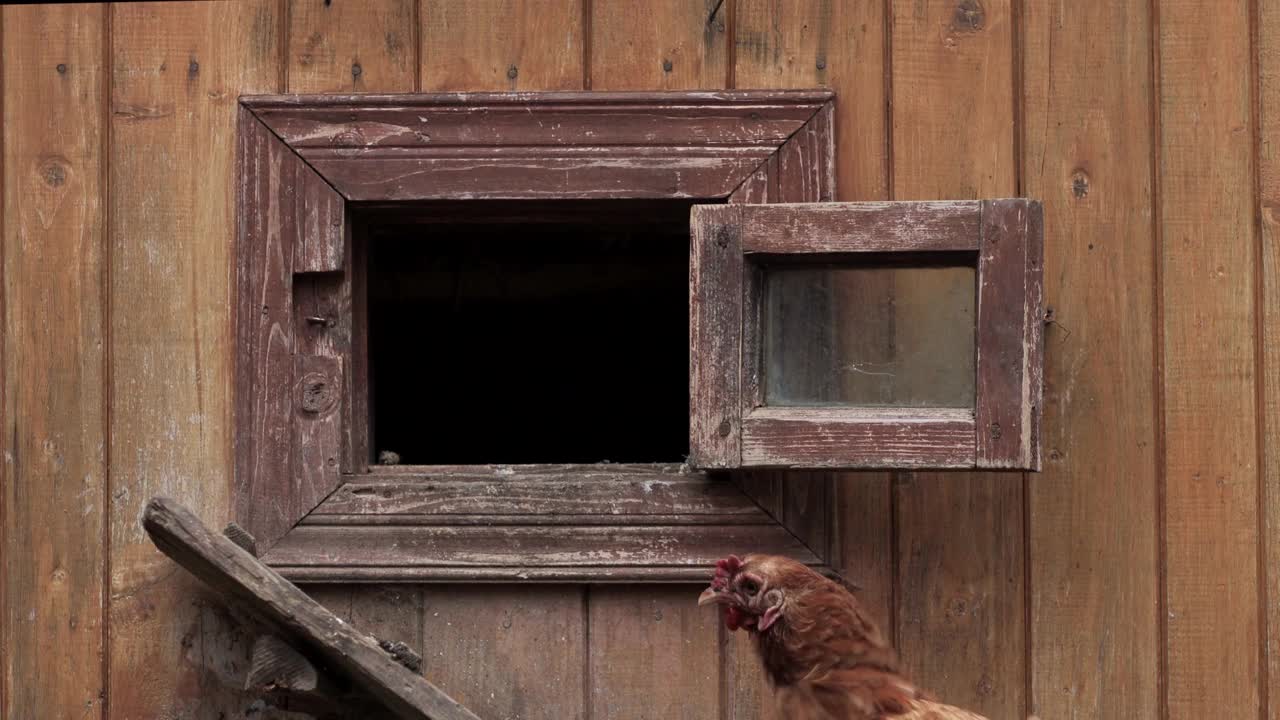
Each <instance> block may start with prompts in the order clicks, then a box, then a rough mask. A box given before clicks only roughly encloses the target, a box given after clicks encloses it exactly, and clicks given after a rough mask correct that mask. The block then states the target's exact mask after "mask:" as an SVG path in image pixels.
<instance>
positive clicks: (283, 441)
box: [232, 108, 316, 550]
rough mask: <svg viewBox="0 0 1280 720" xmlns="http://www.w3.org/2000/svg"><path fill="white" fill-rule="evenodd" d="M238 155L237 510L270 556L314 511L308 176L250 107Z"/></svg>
mask: <svg viewBox="0 0 1280 720" xmlns="http://www.w3.org/2000/svg"><path fill="white" fill-rule="evenodd" d="M237 155H238V161H237V168H236V179H235V182H236V189H237V195H238V197H237V198H236V212H237V213H238V217H237V230H236V245H235V247H236V251H235V253H234V263H235V265H234V267H235V273H236V282H235V288H234V292H235V295H234V297H235V298H236V313H237V314H236V323H235V327H236V352H235V378H236V385H237V388H238V392H237V393H236V407H235V423H236V425H235V427H236V428H237V431H236V433H235V436H234V438H233V440H232V441H233V443H234V448H235V498H234V501H235V502H234V505H235V513H236V515H235V516H236V521H237V522H239V523H240V525H241V526H243V527H244V529H245V530H248V531H249V532H250V533H251V534H253V536H254V537H255V538H257V540H258V542H259V543H260V546H261V547H262V548H263V549H264V550H265V549H266V548H268V547H270V546H271V545H273V544H275V542H276V540H278V539H279V538H280V536H281V535H283V534H284V533H285V532H287V531H288V529H289V528H290V527H292V526H293V523H294V522H296V521H297V519H298V518H299V517H301V515H303V514H305V513H306V511H307V509H308V508H307V507H303V506H302V505H301V502H299V501H301V500H303V498H298V500H295V499H294V494H295V493H294V492H293V490H294V488H295V486H296V484H297V483H296V479H297V475H296V474H295V459H296V458H295V457H294V454H295V453H294V440H295V438H294V425H295V423H296V420H295V402H296V401H295V398H294V395H295V393H294V388H293V385H294V365H295V360H294V353H295V351H296V350H297V347H296V343H295V327H296V325H298V324H299V323H297V322H296V321H295V313H294V308H293V301H294V273H293V270H294V260H295V258H296V257H297V256H298V254H299V252H298V251H297V249H296V246H297V245H298V244H299V242H300V239H299V232H298V223H297V219H298V216H299V213H298V212H297V210H296V208H295V205H296V203H295V201H296V199H297V196H296V195H295V194H294V193H291V192H288V191H287V190H288V188H291V187H293V185H294V183H295V180H296V178H297V176H298V175H299V174H300V173H301V174H305V173H310V172H311V170H309V169H308V168H305V167H301V164H302V163H301V161H300V160H298V158H297V156H295V155H294V154H293V153H292V152H290V150H289V148H287V147H285V145H284V144H283V143H281V142H280V141H279V140H278V139H277V138H276V137H275V136H274V135H272V134H271V132H270V131H269V130H268V129H267V128H266V126H264V125H263V124H262V123H261V122H259V121H258V120H257V119H256V118H254V117H253V115H252V113H250V112H249V111H248V110H245V109H244V108H241V109H240V111H239V146H238V148H237ZM308 489H310V490H312V491H313V492H314V491H315V490H316V488H308Z"/></svg>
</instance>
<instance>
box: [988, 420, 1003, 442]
mask: <svg viewBox="0 0 1280 720" xmlns="http://www.w3.org/2000/svg"><path fill="white" fill-rule="evenodd" d="M989 430H990V431H991V439H992V440H999V439H1000V436H1001V435H1003V434H1004V431H1002V430H1001V429H1000V423H991V427H990V428H989Z"/></svg>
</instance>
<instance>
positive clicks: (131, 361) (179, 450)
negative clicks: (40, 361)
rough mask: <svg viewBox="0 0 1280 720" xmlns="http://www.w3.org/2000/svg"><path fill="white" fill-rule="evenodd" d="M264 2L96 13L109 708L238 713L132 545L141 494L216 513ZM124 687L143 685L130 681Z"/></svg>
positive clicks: (265, 31) (267, 86) (170, 575)
mask: <svg viewBox="0 0 1280 720" xmlns="http://www.w3.org/2000/svg"><path fill="white" fill-rule="evenodd" d="M280 8H281V5H280V4H279V3H276V2H270V1H261V2H246V3H235V4H222V3H172V4H170V3H140V4H124V5H113V6H111V9H110V12H111V13H112V17H111V28H112V40H111V48H112V50H111V53H112V58H111V61H112V97H111V109H112V123H111V134H112V143H111V155H110V172H111V174H110V177H111V192H110V196H111V200H110V218H111V251H110V252H111V269H110V277H111V287H110V296H111V308H112V312H111V335H112V358H111V378H112V382H111V393H112V397H113V402H112V407H111V417H110V420H111V446H110V447H111V458H112V488H111V497H112V501H113V505H112V512H111V568H112V573H111V593H112V605H111V615H110V617H111V644H110V653H111V659H110V662H111V666H110V688H109V693H110V697H111V709H112V714H113V715H119V716H120V717H173V716H183V715H189V714H190V715H194V714H196V713H197V712H199V713H201V714H211V715H216V713H217V712H218V711H219V709H223V710H225V711H226V712H227V713H228V715H230V714H233V713H235V712H238V711H239V710H240V707H239V700H238V698H239V695H238V692H236V691H233V690H231V689H230V688H229V687H227V685H228V684H229V683H226V681H225V680H224V679H222V677H221V676H220V674H219V673H220V672H221V667H220V665H219V663H220V662H221V661H220V660H219V657H218V656H217V654H216V652H217V647H216V646H217V645H218V643H216V642H205V641H204V639H205V638H206V637H207V635H206V631H207V630H208V629H209V626H208V624H207V623H205V622H204V619H203V617H202V615H204V613H202V610H201V598H202V597H203V592H204V591H203V590H202V589H201V588H200V586H199V585H198V583H196V582H195V581H193V580H191V579H190V578H189V576H187V575H186V574H185V573H181V572H178V571H176V570H175V569H174V565H173V564H172V563H170V562H169V561H168V560H166V559H165V558H163V557H162V556H161V555H160V554H159V553H158V552H156V550H155V548H154V547H153V546H152V545H151V543H150V541H149V540H147V539H146V536H145V534H144V533H143V531H142V528H141V526H140V525H139V523H138V517H139V515H140V514H141V509H142V506H143V505H144V504H145V503H146V502H147V500H148V499H149V498H151V497H152V496H155V495H168V496H170V497H173V498H175V499H177V500H178V501H179V502H181V503H183V504H184V505H186V506H188V507H191V508H197V509H198V510H199V512H200V513H201V516H202V519H203V520H205V521H206V522H209V523H214V524H221V523H223V522H225V521H226V520H227V518H228V515H229V513H228V510H229V500H230V484H231V455H230V450H231V437H230V435H229V423H228V420H229V418H230V414H231V413H230V410H231V393H232V387H233V382H232V358H231V353H230V352H229V350H228V348H229V347H230V340H231V338H230V337H228V330H229V329H230V327H231V322H230V317H229V313H230V312H231V310H230V307H229V303H228V298H229V294H230V288H229V283H230V278H231V272H232V257H231V249H232V247H233V245H234V242H233V239H234V236H235V201H234V193H233V182H234V181H233V178H234V168H233V163H234V157H235V152H234V149H235V138H236V109H237V104H236V98H237V97H238V96H239V95H240V94H242V93H255V92H258V93H261V92H278V91H279V90H281V89H282V88H281V87H280V85H279V78H280V76H281V65H280V61H281V56H282V51H281V48H280V45H279V42H278V40H279V38H280V36H281V25H280V22H281V19H280V17H279V10H280ZM139 678H146V681H145V682H140V681H139Z"/></svg>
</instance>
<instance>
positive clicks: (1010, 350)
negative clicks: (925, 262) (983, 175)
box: [929, 198, 1044, 469]
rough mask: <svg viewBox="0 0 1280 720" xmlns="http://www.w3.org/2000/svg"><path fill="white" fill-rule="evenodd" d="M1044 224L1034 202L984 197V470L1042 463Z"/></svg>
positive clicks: (980, 328) (980, 398)
mask: <svg viewBox="0 0 1280 720" xmlns="http://www.w3.org/2000/svg"><path fill="white" fill-rule="evenodd" d="M1043 226H1044V217H1043V211H1042V209H1041V208H1040V207H1039V206H1037V205H1036V204H1034V203H1029V202H1027V201H1025V200H1021V199H1016V198H1015V199H1004V200H985V201H983V203H982V248H981V249H980V250H979V251H978V307H977V311H978V312H977V336H978V343H977V383H976V388H977V390H976V393H977V407H976V408H974V421H975V423H976V425H977V436H978V437H977V458H976V459H977V467H980V468H996V469H999V468H1031V469H1038V468H1039V466H1040V452H1039V433H1038V431H1039V428H1038V427H1037V423H1036V419H1037V418H1036V413H1037V412H1038V411H1039V406H1040V403H1041V397H1040V395H1041V393H1040V387H1041V377H1040V376H1041V371H1040V368H1041V366H1042V363H1043V360H1042V347H1043V342H1042V341H1041V339H1042V333H1043V331H1044V311H1043V309H1042V305H1043V303H1042V297H1041V295H1042V289H1041V288H1042V286H1043V279H1042V277H1041V275H1040V274H1039V271H1040V270H1041V269H1042V265H1041V263H1042V257H1041V255H1042V252H1043V247H1042V240H1041V238H1042V236H1043ZM929 290H930V291H931V294H932V292H934V291H933V289H932V288H930V289H929ZM965 330H966V331H968V330H969V329H968V328H965Z"/></svg>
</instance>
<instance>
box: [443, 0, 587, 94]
mask: <svg viewBox="0 0 1280 720" xmlns="http://www.w3.org/2000/svg"><path fill="white" fill-rule="evenodd" d="M586 1H587V0H421V5H422V8H421V13H422V30H421V33H420V34H421V43H422V51H421V57H422V70H421V77H422V89H423V90H427V91H432V90H436V91H439V90H458V91H463V90H470V91H480V90H581V89H582V80H583V68H582V64H583V49H582V43H583V32H584V30H583V26H582V15H583V12H582V3H583V2H586Z"/></svg>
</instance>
